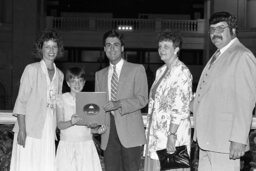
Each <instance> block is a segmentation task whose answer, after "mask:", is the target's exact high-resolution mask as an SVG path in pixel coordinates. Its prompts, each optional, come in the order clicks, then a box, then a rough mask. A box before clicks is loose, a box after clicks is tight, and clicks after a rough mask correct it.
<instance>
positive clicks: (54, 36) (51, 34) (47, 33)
mask: <svg viewBox="0 0 256 171" xmlns="http://www.w3.org/2000/svg"><path fill="white" fill-rule="evenodd" d="M49 40H53V41H54V42H56V43H57V46H58V54H57V57H62V56H63V54H64V46H63V41H62V39H61V36H60V35H59V33H58V32H57V31H55V30H52V29H50V30H44V31H42V33H41V35H40V36H39V37H38V39H37V40H36V42H35V44H34V54H35V56H36V57H38V58H43V54H42V48H43V45H44V42H46V41H49Z"/></svg>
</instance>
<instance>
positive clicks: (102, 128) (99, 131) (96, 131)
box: [91, 125, 107, 134]
mask: <svg viewBox="0 0 256 171" xmlns="http://www.w3.org/2000/svg"><path fill="white" fill-rule="evenodd" d="M106 130H107V127H106V126H105V125H101V126H100V127H97V128H93V129H91V132H92V133H93V134H103V133H104V132H106Z"/></svg>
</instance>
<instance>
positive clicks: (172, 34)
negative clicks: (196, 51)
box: [158, 30, 182, 48]
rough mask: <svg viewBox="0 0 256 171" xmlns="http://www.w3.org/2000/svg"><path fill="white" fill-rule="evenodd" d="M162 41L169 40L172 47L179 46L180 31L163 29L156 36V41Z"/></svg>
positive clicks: (180, 43) (180, 44)
mask: <svg viewBox="0 0 256 171" xmlns="http://www.w3.org/2000/svg"><path fill="white" fill-rule="evenodd" d="M162 41H171V42H172V43H173V47H174V48H176V47H178V48H181V46H182V37H181V35H180V32H178V31H168V30H167V31H164V32H162V33H161V34H160V35H159V37H158V42H162Z"/></svg>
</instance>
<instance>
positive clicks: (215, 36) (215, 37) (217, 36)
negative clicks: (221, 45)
mask: <svg viewBox="0 0 256 171" xmlns="http://www.w3.org/2000/svg"><path fill="white" fill-rule="evenodd" d="M214 39H221V40H222V39H223V38H222V36H219V35H214V36H213V37H212V40H214Z"/></svg>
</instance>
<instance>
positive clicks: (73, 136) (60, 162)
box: [56, 93, 102, 171]
mask: <svg viewBox="0 0 256 171" xmlns="http://www.w3.org/2000/svg"><path fill="white" fill-rule="evenodd" d="M57 104H58V105H59V106H60V107H63V109H64V110H63V111H64V119H65V120H66V121H68V120H70V119H71V116H72V115H73V114H74V113H75V111H76V107H75V99H74V98H73V97H72V95H71V94H70V93H64V94H63V95H62V98H61V102H58V103H57ZM56 167H57V169H56V170H57V171H85V170H86V171H102V168H101V164H100V160H99V156H98V153H97V150H96V147H95V145H94V142H93V140H92V134H91V130H90V129H89V128H87V127H86V126H76V125H75V126H72V127H69V128H67V129H64V130H61V133H60V142H59V145H58V149H57V155H56Z"/></svg>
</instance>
